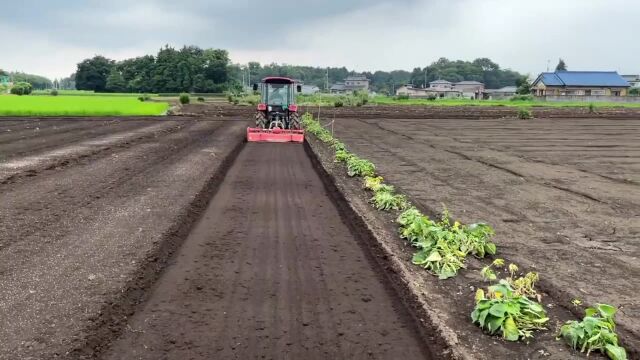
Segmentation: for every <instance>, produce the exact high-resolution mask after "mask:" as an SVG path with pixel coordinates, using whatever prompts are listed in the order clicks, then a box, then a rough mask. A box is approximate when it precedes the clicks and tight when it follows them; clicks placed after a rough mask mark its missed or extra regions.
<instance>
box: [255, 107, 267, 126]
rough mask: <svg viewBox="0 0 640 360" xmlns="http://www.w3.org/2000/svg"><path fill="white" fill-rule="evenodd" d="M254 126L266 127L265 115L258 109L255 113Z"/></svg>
mask: <svg viewBox="0 0 640 360" xmlns="http://www.w3.org/2000/svg"><path fill="white" fill-rule="evenodd" d="M256 127H257V128H258V129H266V128H267V117H266V116H265V115H264V113H263V112H262V111H259V112H257V113H256Z"/></svg>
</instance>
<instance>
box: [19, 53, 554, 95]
mask: <svg viewBox="0 0 640 360" xmlns="http://www.w3.org/2000/svg"><path fill="white" fill-rule="evenodd" d="M562 65H564V64H562ZM10 75H11V76H13V77H15V81H25V82H29V83H31V84H32V85H33V87H34V89H48V88H52V87H54V88H59V89H74V88H75V89H78V90H90V91H96V92H133V93H179V92H192V93H220V92H224V91H228V90H231V91H240V90H241V89H242V86H243V84H244V85H245V86H250V85H251V84H252V83H256V82H259V81H260V79H262V78H265V77H267V76H286V77H291V78H295V79H299V80H302V81H303V82H304V83H305V84H308V85H315V86H317V87H318V88H320V89H321V90H325V89H326V88H327V87H330V86H331V85H333V84H335V83H338V82H342V81H344V79H345V78H346V77H348V76H350V75H364V76H366V77H367V78H368V79H369V80H370V81H371V83H370V84H371V90H372V91H375V92H378V93H383V94H393V93H394V90H395V89H396V88H397V87H398V86H401V85H405V84H413V85H414V86H416V87H420V86H428V84H429V82H431V81H434V80H439V79H443V80H448V81H451V82H459V81H464V80H475V81H480V82H482V83H484V84H485V87H486V88H501V87H504V86H513V85H519V84H520V83H521V82H522V79H523V78H525V77H526V76H524V75H522V74H520V73H518V72H516V71H512V70H509V69H502V68H501V67H500V66H499V65H498V64H496V63H494V62H493V61H491V60H490V59H487V58H480V59H476V60H473V61H462V60H455V61H453V60H449V59H446V58H441V59H439V60H437V61H435V62H433V63H432V64H431V65H428V66H426V67H424V68H415V69H413V71H406V70H395V71H375V72H355V71H353V70H349V69H347V68H346V67H330V68H321V67H313V66H297V65H287V64H275V63H273V64H265V65H261V64H260V63H258V62H250V63H249V64H247V65H239V64H232V63H231V61H230V59H229V54H228V52H227V51H226V50H221V49H201V48H199V47H196V46H185V47H183V48H181V49H175V48H173V47H170V46H165V47H163V48H161V49H160V50H159V51H158V53H157V54H156V55H155V56H154V55H145V56H140V57H136V58H131V59H125V60H122V61H115V60H112V59H109V58H106V57H104V56H100V55H98V56H94V57H93V58H90V59H86V60H84V61H82V62H80V63H79V64H78V65H77V70H76V72H75V73H74V74H72V75H71V76H70V77H68V78H64V79H61V80H57V79H56V80H54V81H53V82H52V81H51V80H49V79H47V78H45V77H42V76H37V75H29V74H21V73H11V74H10Z"/></svg>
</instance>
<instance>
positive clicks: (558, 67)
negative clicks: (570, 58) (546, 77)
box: [556, 59, 567, 71]
mask: <svg viewBox="0 0 640 360" xmlns="http://www.w3.org/2000/svg"><path fill="white" fill-rule="evenodd" d="M556 71H567V64H565V62H564V60H562V59H560V60H559V61H558V65H556Z"/></svg>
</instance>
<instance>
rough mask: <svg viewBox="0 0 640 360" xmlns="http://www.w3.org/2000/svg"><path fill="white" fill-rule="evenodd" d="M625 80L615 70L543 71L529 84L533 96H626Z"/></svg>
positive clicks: (627, 83) (626, 84)
mask: <svg viewBox="0 0 640 360" xmlns="http://www.w3.org/2000/svg"><path fill="white" fill-rule="evenodd" d="M629 87H630V85H629V82H627V81H626V80H625V79H624V78H623V77H622V76H620V75H619V74H618V73H617V72H616V71H556V72H544V73H542V74H540V76H538V78H537V79H536V80H535V81H534V82H533V83H532V84H531V91H532V92H533V95H535V96H566V95H571V96H627V93H628V90H629Z"/></svg>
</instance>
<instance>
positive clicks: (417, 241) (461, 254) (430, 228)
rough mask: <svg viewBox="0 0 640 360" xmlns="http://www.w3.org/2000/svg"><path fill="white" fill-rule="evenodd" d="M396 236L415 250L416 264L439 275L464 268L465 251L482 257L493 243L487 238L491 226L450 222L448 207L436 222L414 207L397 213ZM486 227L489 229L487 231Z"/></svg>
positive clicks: (448, 275) (443, 275)
mask: <svg viewBox="0 0 640 360" xmlns="http://www.w3.org/2000/svg"><path fill="white" fill-rule="evenodd" d="M397 222H398V223H399V224H400V236H401V237H402V238H404V239H407V240H409V241H410V242H411V244H412V245H413V246H414V247H416V248H418V249H419V250H418V251H417V252H416V253H415V254H414V255H413V260H412V261H413V263H414V264H416V265H420V266H422V267H424V268H425V269H427V270H428V271H429V272H432V273H434V274H435V275H438V277H439V278H440V279H447V278H450V277H453V276H455V275H456V274H457V273H458V270H459V269H461V268H464V267H465V266H464V260H465V258H466V256H467V255H468V254H473V255H475V256H478V257H484V256H485V255H486V254H491V255H493V254H495V252H496V247H495V244H493V243H491V242H490V241H489V239H490V237H491V236H492V235H493V230H492V229H491V228H490V227H489V226H488V225H486V228H480V227H477V226H473V225H472V226H469V227H467V226H464V225H462V224H460V223H459V222H457V221H456V222H454V223H453V224H451V220H450V218H449V215H448V211H447V210H446V209H445V212H444V214H443V216H442V220H441V221H440V222H438V223H436V222H434V221H433V220H431V219H429V217H427V216H426V215H423V214H422V213H421V212H420V211H419V210H417V209H416V208H410V209H408V210H406V211H405V212H403V213H402V214H400V216H399V217H398V220H397ZM489 230H490V231H489Z"/></svg>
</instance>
